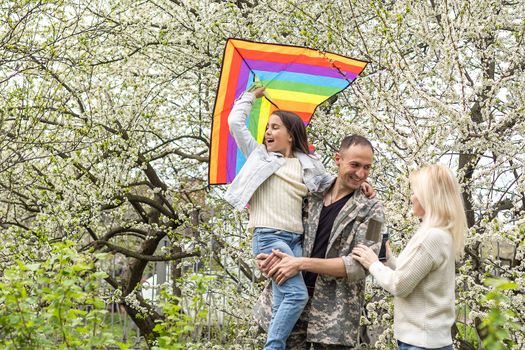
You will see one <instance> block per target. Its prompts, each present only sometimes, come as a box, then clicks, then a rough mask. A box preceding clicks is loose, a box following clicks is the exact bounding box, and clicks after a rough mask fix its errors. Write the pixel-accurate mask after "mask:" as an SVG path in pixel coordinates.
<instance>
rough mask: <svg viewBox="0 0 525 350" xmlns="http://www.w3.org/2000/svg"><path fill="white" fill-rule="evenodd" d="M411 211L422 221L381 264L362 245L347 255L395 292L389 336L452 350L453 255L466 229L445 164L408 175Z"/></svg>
mask: <svg viewBox="0 0 525 350" xmlns="http://www.w3.org/2000/svg"><path fill="white" fill-rule="evenodd" d="M410 184H411V186H412V190H413V194H412V196H411V201H412V211H413V214H414V215H416V216H417V217H420V218H421V219H422V220H421V226H420V227H419V229H418V230H417V232H416V233H415V234H414V236H413V237H412V238H411V239H410V241H409V242H408V244H407V246H406V248H405V249H404V250H403V251H402V252H401V253H400V254H399V257H397V259H396V258H394V257H393V256H391V254H390V252H389V251H388V252H387V257H388V261H387V262H386V264H385V265H383V264H382V263H380V262H379V260H378V258H377V256H376V255H375V253H374V252H373V251H372V250H371V249H370V248H368V247H366V246H364V245H361V244H360V245H358V246H356V247H355V248H354V249H353V250H352V257H353V258H354V259H356V260H357V261H359V262H360V263H361V264H362V265H363V266H364V267H365V268H366V269H368V270H369V271H370V273H371V274H372V275H373V276H374V277H375V279H376V281H377V282H378V283H379V284H380V285H381V287H383V288H384V289H386V290H387V291H388V292H390V293H392V294H393V295H394V337H395V338H396V340H397V343H398V347H399V350H419V349H439V350H452V336H451V327H452V325H453V324H454V322H455V320H456V315H455V310H454V301H455V293H454V292H455V283H454V278H455V264H454V261H455V259H456V260H457V259H459V258H460V257H461V255H462V252H463V246H464V235H465V232H466V231H467V220H466V216H465V209H464V206H463V201H462V199H461V193H460V188H459V184H458V182H457V180H456V178H455V177H454V175H453V174H452V172H451V171H450V169H448V168H447V167H445V166H442V165H439V164H434V165H429V166H425V167H423V168H421V169H419V170H417V171H415V172H414V173H412V174H411V175H410Z"/></svg>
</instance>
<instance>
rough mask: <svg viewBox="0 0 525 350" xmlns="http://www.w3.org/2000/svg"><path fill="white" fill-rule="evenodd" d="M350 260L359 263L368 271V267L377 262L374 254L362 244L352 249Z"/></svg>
mask: <svg viewBox="0 0 525 350" xmlns="http://www.w3.org/2000/svg"><path fill="white" fill-rule="evenodd" d="M352 258H354V259H355V260H357V261H359V262H360V263H361V265H363V267H364V268H365V269H367V270H368V268H369V267H370V265H372V264H373V263H375V262H376V261H379V259H378V258H377V255H376V253H374V251H373V250H372V249H370V248H369V247H367V246H366V245H364V244H358V245H357V246H356V247H355V248H354V249H352Z"/></svg>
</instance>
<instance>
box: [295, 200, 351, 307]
mask: <svg viewBox="0 0 525 350" xmlns="http://www.w3.org/2000/svg"><path fill="white" fill-rule="evenodd" d="M352 194H353V192H352V193H350V194H348V195H346V196H344V197H343V198H341V199H339V200H338V201H336V202H334V203H332V204H330V205H328V206H323V209H322V210H321V215H320V216H319V225H318V226H317V232H316V234H315V242H314V247H313V249H312V254H311V255H310V257H311V258H321V259H324V258H325V256H326V249H327V248H328V241H329V240H330V233H331V232H332V227H333V226H334V221H335V218H336V217H337V215H338V214H339V212H340V211H341V209H342V208H343V206H344V205H345V204H346V202H347V201H348V200H349V199H350V197H352ZM316 279H317V274H316V273H314V272H309V271H305V273H304V283H305V284H306V287H307V288H308V294H310V297H311V296H312V295H313V292H314V287H315V281H316Z"/></svg>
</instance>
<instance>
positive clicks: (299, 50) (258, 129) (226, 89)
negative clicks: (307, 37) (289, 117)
mask: <svg viewBox="0 0 525 350" xmlns="http://www.w3.org/2000/svg"><path fill="white" fill-rule="evenodd" d="M367 64H368V62H365V61H360V60H356V59H352V58H348V57H344V56H340V55H336V54H333V53H327V52H321V51H318V50H313V49H309V48H305V47H299V46H288V45H281V44H265V43H258V42H252V41H246V40H240V39H228V41H227V42H226V47H225V49H224V58H223V62H222V71H221V76H220V79H219V87H218V91H217V97H216V99H215V107H214V110H213V121H212V131H211V146H210V165H209V173H208V180H209V184H210V185H219V184H226V183H231V182H232V181H233V179H234V178H235V175H236V174H237V173H238V172H239V170H240V169H241V168H242V166H243V164H244V162H245V161H246V158H245V157H244V155H243V154H242V152H241V151H240V150H239V149H238V148H237V144H236V143H235V140H234V139H233V137H232V136H231V134H230V130H229V127H228V115H229V114H230V111H231V109H232V108H233V103H234V101H235V100H236V99H237V97H239V95H241V94H242V93H243V92H244V91H246V90H247V89H248V88H249V87H252V85H254V84H257V85H260V86H262V87H264V88H265V96H264V97H262V98H260V99H257V100H256V101H255V102H254V105H253V108H252V111H251V113H250V115H249V116H248V118H247V122H246V126H247V127H248V129H249V130H250V132H251V134H252V135H253V137H254V138H255V139H256V140H257V142H259V143H262V142H263V138H264V132H265V130H266V124H267V122H268V118H269V117H270V115H271V114H272V113H273V111H275V110H277V109H281V110H286V111H291V112H294V113H296V114H297V115H299V116H300V117H301V119H303V121H304V123H305V124H308V123H309V122H310V119H311V117H312V114H313V113H314V111H315V109H316V108H317V106H319V105H320V104H321V103H323V102H324V101H326V100H327V99H329V98H330V97H331V96H334V95H335V94H337V93H339V92H341V91H343V90H344V89H346V88H347V87H348V86H349V85H350V84H351V83H352V82H353V81H354V79H355V78H356V77H357V76H358V75H359V74H360V73H361V72H362V71H363V70H364V69H365V67H366V65H367Z"/></svg>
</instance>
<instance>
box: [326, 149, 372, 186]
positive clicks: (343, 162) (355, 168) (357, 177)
mask: <svg viewBox="0 0 525 350" xmlns="http://www.w3.org/2000/svg"><path fill="white" fill-rule="evenodd" d="M373 159H374V153H373V152H372V149H371V148H370V147H368V146H363V145H352V146H350V147H348V148H347V149H345V150H343V151H341V152H337V153H336V154H335V164H337V167H338V168H339V174H338V177H339V179H340V181H341V184H342V185H343V186H345V187H347V188H348V189H350V190H356V189H358V188H359V187H361V184H362V183H363V182H365V180H366V179H367V178H368V174H369V173H370V169H371V168H372V161H373Z"/></svg>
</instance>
